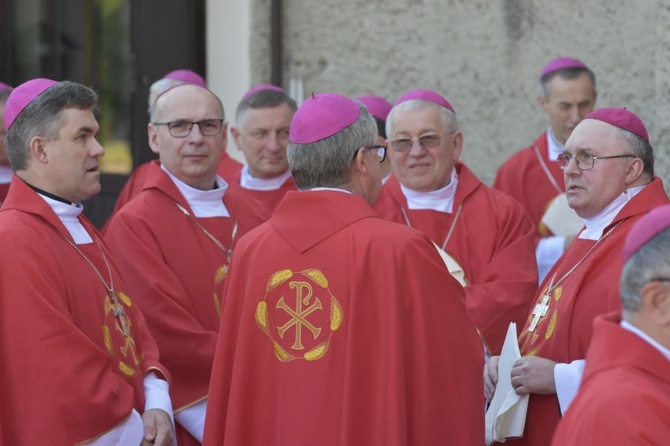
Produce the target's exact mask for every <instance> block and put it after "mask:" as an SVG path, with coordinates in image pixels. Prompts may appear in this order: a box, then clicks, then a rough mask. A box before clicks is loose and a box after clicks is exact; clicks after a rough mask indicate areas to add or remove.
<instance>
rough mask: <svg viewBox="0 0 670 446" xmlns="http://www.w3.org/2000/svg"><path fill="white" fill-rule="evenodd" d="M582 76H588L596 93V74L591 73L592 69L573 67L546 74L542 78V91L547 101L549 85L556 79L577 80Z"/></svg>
mask: <svg viewBox="0 0 670 446" xmlns="http://www.w3.org/2000/svg"><path fill="white" fill-rule="evenodd" d="M582 74H586V75H587V76H588V77H589V79H590V80H591V86H593V92H594V93H595V92H596V74H595V73H594V72H593V71H591V69H590V68H582V67H571V68H562V69H560V70H556V71H552V72H550V73H547V74H545V75H544V76H542V77H541V78H540V90H541V91H542V94H543V95H544V98H545V99H549V83H550V82H551V80H552V79H553V78H555V77H557V76H558V77H560V78H563V79H576V78H578V77H579V76H581V75H582Z"/></svg>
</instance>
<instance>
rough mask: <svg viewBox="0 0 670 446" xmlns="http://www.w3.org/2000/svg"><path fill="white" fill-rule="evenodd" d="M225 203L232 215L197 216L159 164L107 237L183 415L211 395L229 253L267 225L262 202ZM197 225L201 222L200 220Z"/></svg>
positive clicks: (230, 199) (229, 199) (231, 198)
mask: <svg viewBox="0 0 670 446" xmlns="http://www.w3.org/2000/svg"><path fill="white" fill-rule="evenodd" d="M223 201H224V203H225V205H226V208H227V209H228V212H229V213H230V215H231V217H230V218H228V217H213V218H195V217H189V216H187V215H186V214H185V213H184V212H183V211H182V210H180V208H179V207H178V206H177V203H179V205H181V206H182V207H183V208H184V209H185V210H187V211H188V212H189V214H191V216H193V210H192V209H191V208H190V206H189V205H188V202H187V201H186V199H185V198H184V197H183V196H182V195H181V193H180V192H179V189H177V186H175V184H174V183H173V182H172V180H171V179H170V177H169V176H168V175H167V173H165V172H164V171H163V170H162V169H161V167H160V164H159V163H158V162H157V161H155V162H152V163H151V164H150V166H149V171H148V174H147V179H146V182H145V185H144V190H143V191H142V192H141V193H140V194H139V195H137V196H136V197H135V198H134V199H133V200H132V201H131V202H130V203H128V204H127V205H126V206H124V207H123V209H121V211H119V213H118V214H117V215H116V216H115V217H114V220H112V222H111V223H110V225H109V228H108V230H107V233H106V234H105V240H106V241H107V244H108V246H109V247H110V249H111V251H112V254H113V255H114V259H115V260H116V262H117V265H118V267H119V270H120V271H121V273H122V274H123V277H124V279H125V280H126V282H127V284H128V289H129V290H130V291H131V292H132V295H133V297H134V298H135V300H136V301H137V302H138V305H139V306H140V307H142V308H147V309H150V310H148V311H145V317H146V319H147V323H148V324H149V328H150V329H151V331H152V333H153V334H154V336H155V338H156V342H157V343H158V346H159V348H160V352H161V360H162V362H163V364H165V366H166V367H167V368H168V370H170V373H171V374H172V378H173V381H172V385H171V386H170V395H171V397H172V405H173V407H174V410H175V412H179V411H180V410H182V409H185V408H187V407H190V406H192V405H193V404H195V403H198V402H199V401H201V400H203V399H204V398H206V397H207V388H208V386H209V377H210V374H211V371H212V361H213V359H214V346H215V344H216V338H217V333H218V331H219V320H220V319H219V314H220V308H221V307H220V305H221V304H220V295H221V291H222V289H223V282H224V278H225V277H226V272H227V269H228V256H227V252H224V250H222V249H221V248H220V247H219V246H218V245H217V244H216V243H215V242H214V241H213V240H212V239H211V238H210V237H209V236H208V235H207V234H206V233H205V232H204V231H203V230H202V229H201V228H200V227H199V226H198V224H200V225H201V226H202V227H203V228H205V229H206V230H207V231H208V232H209V233H210V234H211V235H212V236H213V237H214V238H215V239H216V240H217V241H218V242H220V243H221V244H222V245H223V247H224V248H226V249H228V248H230V247H231V238H232V232H233V228H234V227H235V222H237V230H236V235H235V239H234V240H232V246H233V247H234V246H235V244H236V243H237V241H238V240H239V238H240V236H241V235H243V234H245V233H246V232H248V231H249V230H250V229H252V228H254V227H256V226H258V225H259V224H260V223H262V222H263V221H265V220H267V218H268V215H267V209H265V207H264V206H262V205H261V204H260V203H258V202H252V201H251V200H249V199H248V198H246V197H240V196H239V195H238V194H235V193H234V191H227V192H226V194H225V196H224V198H223ZM193 219H195V221H197V223H198V224H196V223H195V221H194V220H193Z"/></svg>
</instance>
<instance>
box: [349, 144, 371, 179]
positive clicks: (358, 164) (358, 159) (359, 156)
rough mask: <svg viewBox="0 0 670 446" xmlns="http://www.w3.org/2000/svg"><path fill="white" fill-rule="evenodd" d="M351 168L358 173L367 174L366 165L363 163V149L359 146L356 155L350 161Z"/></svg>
mask: <svg viewBox="0 0 670 446" xmlns="http://www.w3.org/2000/svg"><path fill="white" fill-rule="evenodd" d="M351 166H352V169H354V171H355V172H357V173H359V174H367V173H368V167H367V166H366V165H365V149H363V148H362V147H359V148H358V150H357V151H356V156H355V157H354V160H353V161H352V163H351Z"/></svg>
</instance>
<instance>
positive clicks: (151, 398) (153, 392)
mask: <svg viewBox="0 0 670 446" xmlns="http://www.w3.org/2000/svg"><path fill="white" fill-rule="evenodd" d="M144 395H145V399H146V403H145V404H144V411H145V412H146V411H147V410H150V409H161V410H164V411H165V412H166V413H167V414H168V415H170V419H172V420H174V417H173V416H172V400H170V384H168V382H167V381H165V380H164V379H161V378H159V377H158V376H156V374H155V373H154V372H150V373H148V374H147V376H145V377H144ZM173 422H174V421H173Z"/></svg>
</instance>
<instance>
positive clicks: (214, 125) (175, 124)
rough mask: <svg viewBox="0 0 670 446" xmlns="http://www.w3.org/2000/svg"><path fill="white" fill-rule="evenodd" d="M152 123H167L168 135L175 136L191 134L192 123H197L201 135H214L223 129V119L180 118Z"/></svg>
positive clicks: (184, 136)
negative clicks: (189, 119)
mask: <svg viewBox="0 0 670 446" xmlns="http://www.w3.org/2000/svg"><path fill="white" fill-rule="evenodd" d="M151 124H152V125H167V128H168V131H169V132H170V135H172V136H174V137H175V138H186V137H187V136H188V135H190V134H191V129H193V125H194V124H198V128H199V129H200V133H202V135H203V136H214V135H218V134H219V133H221V130H222V129H223V119H203V120H202V121H197V122H193V121H184V120H182V119H180V120H178V121H171V122H152V123H151Z"/></svg>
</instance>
